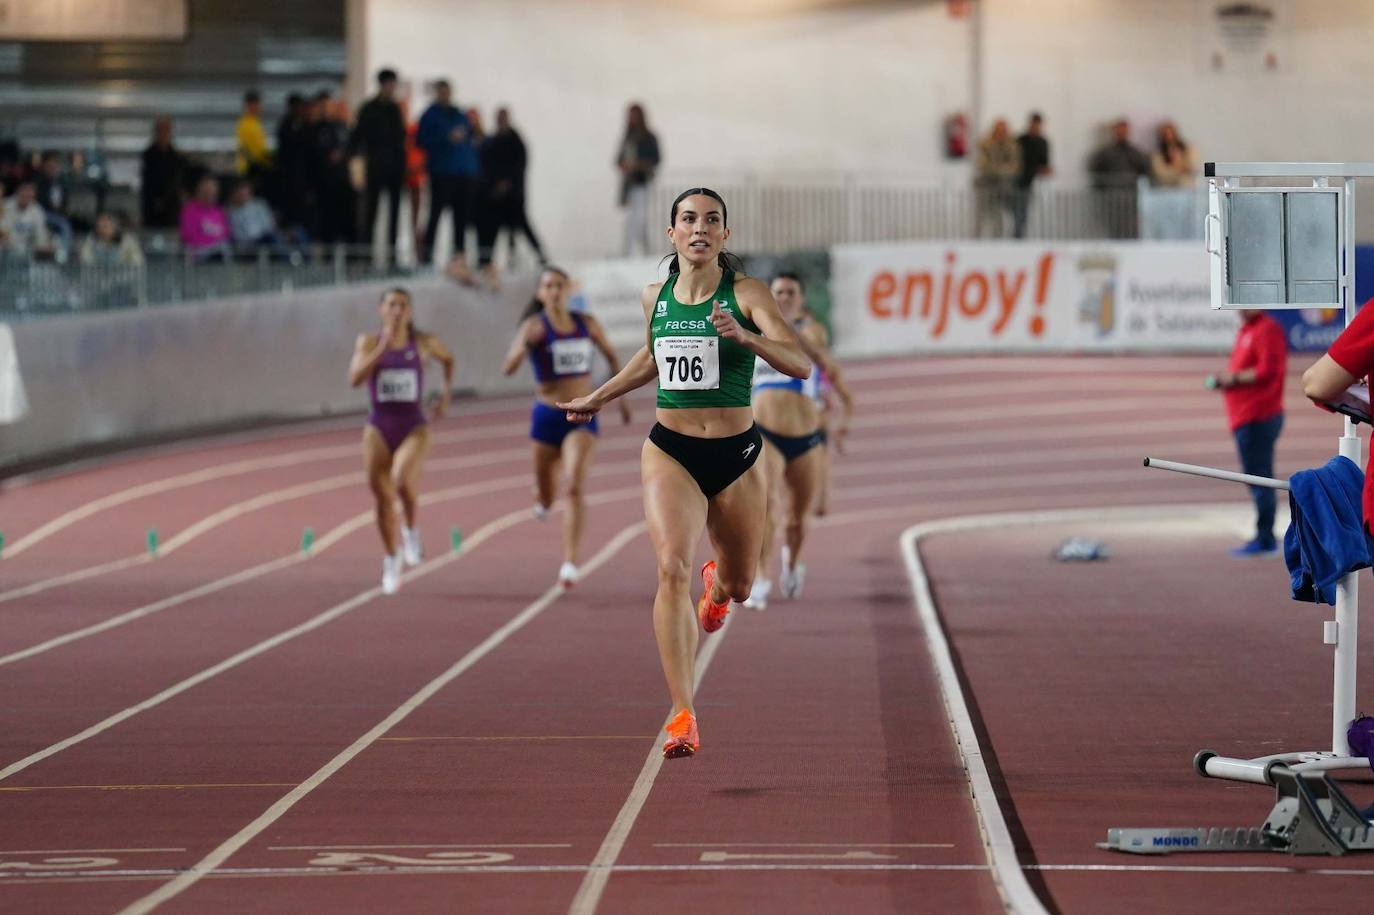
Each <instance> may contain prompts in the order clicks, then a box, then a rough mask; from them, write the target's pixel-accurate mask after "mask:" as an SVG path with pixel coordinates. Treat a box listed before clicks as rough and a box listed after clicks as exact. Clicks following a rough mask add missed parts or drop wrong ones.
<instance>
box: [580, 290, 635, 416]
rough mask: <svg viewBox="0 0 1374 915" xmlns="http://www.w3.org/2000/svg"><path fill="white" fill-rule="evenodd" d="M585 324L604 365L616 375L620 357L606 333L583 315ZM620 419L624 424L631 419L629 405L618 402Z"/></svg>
mask: <svg viewBox="0 0 1374 915" xmlns="http://www.w3.org/2000/svg"><path fill="white" fill-rule="evenodd" d="M584 319H585V320H586V322H587V334H588V335H589V336H590V337H591V338H592V344H593V345H594V346H596V348H597V349H598V350H600V351H601V355H603V356H605V357H606V364H607V365H608V366H610V369H611V374H612V375H616V374H618V373H619V372H620V356H618V355H617V354H616V351H615V347H614V346H612V345H611V340H610V338H609V337H607V336H606V331H605V329H604V328H602V326H601V322H600V321H598V320H597V319H596V318H594V317H592V316H591V315H585V316H584ZM620 418H621V419H623V420H624V421H625V422H627V423H628V422H629V421H630V420H631V419H633V418H634V417H633V415H632V414H631V413H630V404H629V403H628V402H627V401H624V400H622V401H620Z"/></svg>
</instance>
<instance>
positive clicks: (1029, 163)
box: [1012, 111, 1051, 238]
mask: <svg viewBox="0 0 1374 915" xmlns="http://www.w3.org/2000/svg"><path fill="white" fill-rule="evenodd" d="M1044 124H1045V121H1044V118H1042V117H1040V112H1038V111H1032V112H1031V114H1030V120H1029V121H1028V122H1027V123H1026V132H1025V133H1023V134H1021V136H1019V137H1017V138H1016V145H1017V146H1019V147H1021V172H1020V174H1018V175H1017V176H1016V205H1015V211H1014V214H1013V226H1012V235H1014V236H1015V237H1017V238H1025V237H1026V220H1027V219H1028V218H1029V217H1030V203H1031V197H1032V195H1033V194H1034V191H1035V179H1036V178H1047V177H1049V175H1050V173H1051V168H1050V141H1049V140H1047V139H1045V135H1044V132H1043V131H1044Z"/></svg>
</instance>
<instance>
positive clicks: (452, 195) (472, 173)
mask: <svg viewBox="0 0 1374 915" xmlns="http://www.w3.org/2000/svg"><path fill="white" fill-rule="evenodd" d="M415 142H416V144H417V145H418V146H419V147H420V148H421V149H423V150H424V152H425V165H426V167H427V169H428V171H429V219H428V220H427V221H426V222H425V246H424V249H423V251H424V254H423V256H422V257H421V258H420V260H421V261H422V262H425V263H429V262H430V260H431V258H432V257H433V254H434V241H435V234H436V230H437V229H438V228H439V220H440V218H442V216H443V213H444V210H445V209H449V210H451V212H452V214H453V260H454V262H455V264H456V262H458V261H465V260H466V258H465V249H466V247H467V239H466V236H467V229H468V225H469V224H471V223H472V222H473V221H474V220H473V209H472V204H473V196H474V193H475V191H476V184H477V178H478V163H477V146H476V136H475V134H474V131H473V129H472V123H471V121H469V119H468V116H467V115H466V114H464V113H463V110H462V109H461V108H459V107H458V106H457V105H455V104H453V87H452V86H450V85H449V82H448V80H446V79H441V80H439V81H438V82H436V83H435V84H434V102H433V103H432V104H431V105H430V106H429V107H428V108H426V109H425V113H424V114H423V115H421V116H420V127H419V130H418V131H417V132H416V135H415Z"/></svg>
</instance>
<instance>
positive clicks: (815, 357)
mask: <svg viewBox="0 0 1374 915" xmlns="http://www.w3.org/2000/svg"><path fill="white" fill-rule="evenodd" d="M772 293H773V298H774V299H775V300H777V303H778V309H779V311H781V312H782V316H783V317H784V318H786V319H787V320H788V321H790V322H791V323H792V326H793V327H794V328H795V329H796V331H797V336H798V338H799V339H800V340H801V341H802V345H803V348H804V349H805V350H806V353H807V355H808V356H809V357H810V358H811V361H812V365H813V369H812V371H811V375H810V377H808V378H792V377H790V376H788V375H784V374H782V373H781V372H778V371H776V370H774V369H773V368H772V367H771V366H769V365H768V364H767V363H766V362H764V363H761V362H755V364H754V395H753V396H754V420H755V422H756V423H757V424H758V427H759V432H760V433H762V435H763V440H764V461H765V462H766V466H767V473H768V522H767V524H766V525H765V533H764V541H763V551H762V555H761V556H760V559H759V566H758V568H759V573H760V575H759V577H758V578H756V579H755V581H754V587H753V590H752V591H751V592H750V594H749V599H748V600H747V601H745V602H744V605H745V606H746V607H751V608H753V609H756V610H762V609H763V608H764V607H766V606H767V605H768V595H769V592H770V591H771V590H772V581H771V580H770V579H769V577H768V572H769V569H770V568H771V565H772V563H771V557H770V553H771V552H772V546H773V538H774V534H775V530H776V528H777V527H779V526H782V528H783V532H782V540H783V544H782V550H781V553H782V567H781V569H780V571H779V575H778V588H779V590H780V591H781V592H782V594H783V596H784V597H786V598H793V597H797V596H798V595H800V594H801V590H802V586H803V584H804V582H805V578H806V566H805V564H803V563H802V562H801V550H802V544H803V542H804V541H805V539H806V525H807V519H808V516H809V515H810V513H811V508H812V505H813V503H814V502H815V500H816V497H817V495H818V493H819V492H820V487H821V484H822V475H823V473H824V470H825V448H824V444H825V441H826V433H825V426H824V418H823V416H822V414H821V404H820V399H821V398H820V387H819V384H820V375H821V371H822V370H824V371H825V372H826V374H827V375H829V377H830V378H831V379H832V383H833V380H834V379H835V378H836V376H837V373H838V371H839V370H838V368H837V367H836V366H835V364H834V360H832V359H831V358H830V355H829V349H828V346H827V344H828V336H827V334H826V332H825V328H824V327H823V326H822V325H821V324H820V322H818V321H815V320H814V319H812V318H811V316H810V314H809V313H808V312H807V311H806V304H805V291H804V289H803V287H802V282H801V279H800V278H798V277H797V275H796V274H793V273H783V274H780V275H779V276H778V277H777V278H776V279H774V280H773V284H772ZM838 389H839V388H837V390H838ZM847 395H848V391H847V389H845V396H844V403H845V411H844V418H843V419H842V420H841V424H840V425H839V426H838V427H837V429H836V433H837V435H839V436H843V434H844V432H845V430H846V429H847V427H848V420H849V413H850V410H851V409H852V403H851V402H850V400H849V398H848V396H847Z"/></svg>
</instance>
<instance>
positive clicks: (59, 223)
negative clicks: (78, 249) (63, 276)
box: [37, 152, 72, 251]
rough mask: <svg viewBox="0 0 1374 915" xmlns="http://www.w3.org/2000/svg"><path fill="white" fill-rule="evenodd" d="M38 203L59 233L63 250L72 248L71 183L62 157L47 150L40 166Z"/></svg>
mask: <svg viewBox="0 0 1374 915" xmlns="http://www.w3.org/2000/svg"><path fill="white" fill-rule="evenodd" d="M37 186H38V203H39V204H40V205H41V206H42V207H43V211H44V214H45V216H46V218H47V220H48V229H49V231H51V232H53V233H54V234H56V235H57V237H58V238H59V239H60V241H61V246H62V250H63V251H71V250H72V221H71V217H70V216H68V214H67V205H68V203H69V202H70V200H71V190H70V184H69V182H68V180H67V176H66V174H64V173H63V169H62V157H61V156H59V155H58V154H57V153H55V152H45V153H44V154H43V161H42V163H41V164H40V165H39V166H38V177H37Z"/></svg>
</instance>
